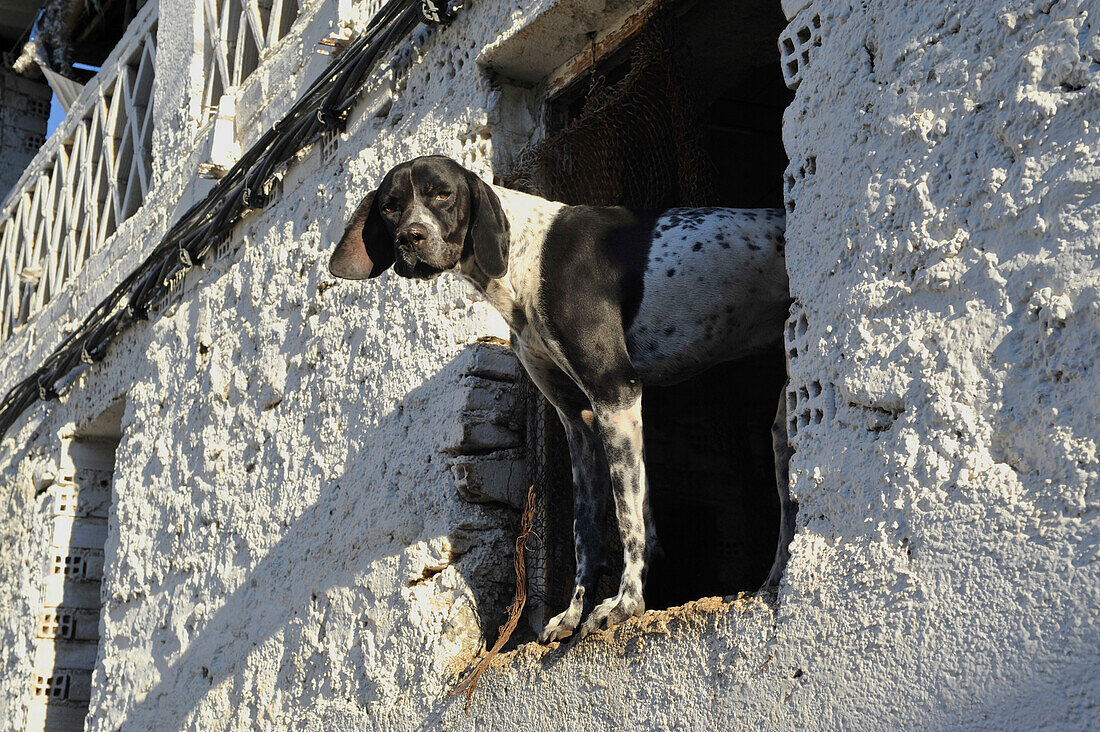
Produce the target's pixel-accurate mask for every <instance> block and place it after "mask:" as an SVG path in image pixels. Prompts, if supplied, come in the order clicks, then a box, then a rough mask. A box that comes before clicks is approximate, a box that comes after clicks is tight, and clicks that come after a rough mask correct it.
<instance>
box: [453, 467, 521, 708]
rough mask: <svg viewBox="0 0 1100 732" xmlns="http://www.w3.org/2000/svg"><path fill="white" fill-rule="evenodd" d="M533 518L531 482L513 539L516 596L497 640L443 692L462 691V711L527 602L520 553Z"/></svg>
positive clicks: (506, 639)
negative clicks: (454, 685)
mask: <svg viewBox="0 0 1100 732" xmlns="http://www.w3.org/2000/svg"><path fill="white" fill-rule="evenodd" d="M534 519H535V486H534V485H532V486H531V487H530V488H528V489H527V504H526V506H524V508H523V518H522V519H521V520H520V531H519V537H518V538H517V539H516V557H515V562H514V565H515V570H516V596H515V597H514V598H512V604H511V605H510V606H509V607H508V613H507V615H506V619H505V621H504V624H503V625H501V626H500V635H499V636H498V637H497V642H496V643H495V644H494V645H493V647H492V648H491V649H490V650H489V652H488V653H487V654H485V657H484V658H482V659H481V661H479V662H478V664H477V666H475V667H474V670H473V671H472V672H470V675H469V676H467V677H466V678H465V679H463V680H462V681H460V682H459V683H458V685H457V686H456V687H455V688H453V689H451V690H450V691H449V692H448V693H447V695H448V696H454V695H455V694H458V693H459V692H462V691H465V692H466V705H465V711H466V713H467V714H469V713H470V699H471V698H473V695H474V689H476V688H477V682H478V679H480V678H481V674H483V673H485V669H487V668H489V662H490V661H492V660H493V657H494V656H496V655H497V654H498V653H500V649H501V648H503V647H504V644H505V643H507V642H508V639H509V638H511V637H512V632H513V631H514V630H515V629H516V626H517V625H519V616H520V615H522V614H523V608H524V606H525V605H526V604H527V563H526V561H525V559H524V555H525V553H526V549H527V537H528V536H530V535H531V524H532V523H534Z"/></svg>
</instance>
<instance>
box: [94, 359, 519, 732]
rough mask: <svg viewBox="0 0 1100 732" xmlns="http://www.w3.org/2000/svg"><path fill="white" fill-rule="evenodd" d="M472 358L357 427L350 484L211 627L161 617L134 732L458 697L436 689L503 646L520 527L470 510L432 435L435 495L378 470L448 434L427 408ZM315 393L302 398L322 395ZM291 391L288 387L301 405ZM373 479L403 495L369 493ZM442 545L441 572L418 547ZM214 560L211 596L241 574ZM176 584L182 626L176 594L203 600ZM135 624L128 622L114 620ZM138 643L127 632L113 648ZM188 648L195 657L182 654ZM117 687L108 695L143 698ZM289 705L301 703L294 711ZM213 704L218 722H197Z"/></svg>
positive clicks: (273, 553)
mask: <svg viewBox="0 0 1100 732" xmlns="http://www.w3.org/2000/svg"><path fill="white" fill-rule="evenodd" d="M352 345H353V347H354V345H355V344H352ZM474 347H475V346H473V345H471V346H469V347H468V348H467V349H466V350H467V351H468V350H469V349H473V348H474ZM468 356H469V354H468V353H465V352H463V353H460V354H459V355H457V356H456V357H455V358H454V359H452V360H451V361H450V362H449V363H448V364H447V365H445V366H443V367H442V368H441V369H440V370H439V371H438V373H436V374H435V376H434V377H433V378H431V379H430V380H428V381H426V382H424V383H423V384H421V385H420V386H417V387H416V388H414V389H412V390H410V391H409V392H408V393H407V394H405V395H404V397H403V398H402V399H401V400H400V403H399V405H398V408H397V409H395V410H392V411H391V412H390V413H388V414H387V415H385V416H384V417H382V418H381V419H380V420H379V422H378V424H377V425H374V426H368V427H356V426H352V427H348V428H346V429H347V431H348V435H347V439H348V444H349V450H348V454H347V460H346V463H345V466H346V467H345V470H344V474H343V475H342V476H340V477H338V478H328V479H322V481H321V486H320V493H319V496H318V498H317V500H316V501H315V502H314V503H313V504H312V505H310V506H309V507H307V508H306V509H305V510H304V511H302V512H301V514H300V515H299V516H298V517H297V518H295V519H293V520H292V521H291V522H290V523H289V526H288V527H287V528H286V529H285V531H284V532H283V533H282V536H281V538H280V539H279V540H278V542H277V543H276V544H275V545H274V546H272V547H271V549H270V550H268V551H267V552H266V554H264V556H263V558H262V559H260V560H259V561H258V562H257V563H256V564H255V565H254V566H252V567H251V568H249V569H248V570H247V573H246V575H245V576H244V577H242V578H241V579H240V581H239V582H238V583H237V584H236V588H235V589H234V590H232V591H231V592H229V593H228V594H227V595H226V596H225V598H224V602H223V603H222V604H221V605H220V607H219V608H218V609H217V610H216V611H215V612H214V613H213V614H212V615H211V616H210V617H209V619H207V620H206V621H205V622H202V620H201V614H200V613H199V612H198V611H197V609H196V608H192V609H191V612H189V613H188V612H187V611H186V610H184V613H183V614H185V615H189V617H188V618H187V620H186V621H185V622H184V623H183V624H182V625H183V627H184V629H186V630H190V629H191V628H194V630H193V634H188V633H187V632H186V630H182V631H181V630H180V629H179V628H178V627H176V624H173V623H172V622H171V620H170V619H169V620H166V621H162V625H161V627H160V628H158V629H157V630H156V631H154V633H153V637H152V639H151V641H150V643H149V646H150V651H151V653H152V655H153V657H154V663H155V665H156V670H157V674H158V676H159V680H158V681H157V683H155V684H154V685H153V686H152V688H150V689H149V690H148V692H147V693H145V694H143V695H141V694H139V695H138V699H139V700H138V701H136V703H135V704H134V706H132V707H131V708H130V709H129V710H128V711H127V712H126V713H125V720H124V726H126V727H129V728H133V729H156V728H160V727H161V726H162V725H163V724H164V719H165V714H171V716H172V718H173V719H175V720H177V721H178V722H179V723H180V724H181V725H182V726H190V725H204V724H205V723H207V722H210V721H214V720H217V721H218V722H219V723H220V724H225V725H227V726H238V727H241V728H248V727H251V726H252V725H254V724H256V723H258V722H259V721H260V720H264V721H265V722H268V723H270V722H271V721H274V720H275V719H278V714H279V713H281V712H282V711H286V710H293V709H295V708H299V709H300V708H302V707H303V706H304V705H306V704H316V703H318V702H324V701H330V700H331V701H334V702H339V703H341V704H345V705H346V706H347V707H348V708H349V709H350V710H356V709H357V710H358V711H359V712H360V713H363V714H368V713H369V714H370V715H371V718H372V719H377V718H379V717H384V716H387V715H393V714H398V713H400V711H399V710H398V709H396V708H395V706H396V705H395V704H394V701H395V699H400V700H408V699H409V697H411V696H414V695H412V694H410V693H409V691H410V689H412V688H419V689H420V690H427V692H426V693H427V694H429V695H432V694H433V693H434V696H435V698H429V699H428V700H427V703H428V704H431V705H433V706H434V705H435V704H436V703H437V699H438V698H439V697H442V696H443V695H444V693H445V692H446V691H447V690H448V689H447V688H446V687H445V686H444V687H440V686H439V685H440V684H443V685H449V684H451V683H452V681H453V679H454V675H455V674H457V673H458V672H460V671H462V670H463V669H464V668H465V667H466V666H467V664H468V663H469V661H470V659H471V658H472V657H473V655H474V654H476V653H477V652H478V651H479V650H480V647H481V645H482V638H483V635H484V636H487V640H488V642H490V643H491V642H492V640H493V639H494V638H495V634H496V628H497V625H498V624H499V623H500V622H501V619H502V616H503V610H504V607H505V606H506V605H507V604H508V602H509V601H510V600H511V593H512V589H513V582H514V580H513V577H512V567H511V562H512V551H511V548H510V546H511V543H512V541H513V537H514V535H515V529H516V526H517V525H518V518H517V517H516V516H515V514H514V513H513V512H511V511H510V510H508V509H504V508H501V507H499V506H475V505H471V504H467V503H465V502H463V501H461V500H460V499H459V498H458V496H457V494H456V493H455V489H454V488H453V487H452V486H453V480H452V479H451V473H450V471H449V469H448V468H447V467H446V458H445V456H443V455H440V454H438V445H437V444H434V443H432V441H431V440H430V439H429V440H426V441H425V446H424V451H425V452H428V451H430V450H435V451H436V460H432V459H431V458H428V460H430V461H431V462H433V463H435V462H436V461H438V463H439V469H438V470H437V471H434V472H431V473H430V475H435V476H438V478H437V479H434V482H435V483H436V484H437V485H439V486H440V489H439V492H438V494H431V495H429V496H428V497H425V494H424V493H423V492H416V493H415V494H413V492H410V491H408V490H407V489H403V488H402V487H401V486H397V485H393V483H392V480H391V477H392V476H399V475H401V474H402V469H401V468H397V469H396V470H394V469H393V468H392V465H391V466H390V468H388V469H385V470H379V469H378V467H379V464H380V463H381V464H383V465H385V463H386V461H387V456H385V455H384V453H385V451H387V449H388V447H389V446H391V445H393V444H394V442H395V441H402V440H405V441H407V439H408V438H407V435H408V434H409V433H410V432H411V431H415V430H418V429H423V430H426V431H428V432H429V433H430V432H431V430H433V429H438V425H426V424H424V423H423V421H422V420H423V417H422V416H420V415H419V413H420V411H421V410H420V409H418V407H419V406H420V405H422V404H427V403H428V402H429V401H430V400H434V401H438V399H439V396H440V394H446V393H448V391H451V392H453V391H454V389H455V385H456V384H458V383H459V382H460V380H461V379H462V378H463V376H464V375H465V374H464V369H465V368H467V367H468V366H469V364H470V363H471V362H472V360H471V359H470V358H469V357H468ZM308 391H309V390H308V389H303V390H302V391H301V392H299V394H298V396H299V397H304V398H316V394H315V393H314V394H313V395H312V396H310V395H309V394H308ZM290 395H291V391H290V389H289V388H288V389H287V397H288V400H289V399H290V398H292V397H291V396H290ZM350 411H352V410H350V409H349V412H350ZM302 412H303V413H311V412H307V410H306V409H303V410H302ZM312 413H316V412H312ZM433 413H434V414H438V413H439V409H438V407H437V408H436V409H435V410H434V411H433V410H430V409H425V410H424V411H423V414H433ZM307 419H308V418H307ZM311 426H312V427H314V428H317V429H319V426H318V425H311ZM283 437H284V438H285V439H291V437H292V435H284V436H283ZM380 451H381V453H383V454H382V455H381V456H380ZM262 469H263V468H262V467H258V468H257V470H260V471H262ZM372 473H373V474H375V475H379V474H381V475H382V476H384V477H383V478H382V480H384V481H387V482H388V483H390V484H389V485H383V484H377V483H375V484H372V483H371V478H370V477H369V476H370V475H371V474H372ZM391 474H392V476H391ZM407 477H408V476H406V478H407ZM238 490H239V487H238ZM424 504H428V505H424ZM222 508H223V510H232V509H234V508H237V507H233V506H223V507H222ZM406 511H407V512H408V513H409V514H417V516H416V517H415V519H414V520H412V521H410V522H407V523H405V524H404V525H401V524H399V523H398V522H393V523H394V528H392V530H387V527H386V525H385V523H386V522H388V521H393V517H394V516H395V515H399V514H401V513H402V512H406ZM265 518H266V517H265ZM267 521H269V522H270V525H272V526H275V525H277V522H276V520H274V519H271V518H267ZM441 524H442V526H441ZM440 529H442V530H440ZM218 536H225V534H223V533H219V534H218ZM371 537H375V539H373V540H372V538H371ZM377 537H385V538H384V539H382V540H379V539H377ZM444 537H445V538H444ZM441 540H442V541H441ZM226 541H229V539H228V537H227V538H226ZM383 542H384V543H383ZM429 542H430V543H431V544H432V546H433V547H435V546H443V547H445V548H444V549H443V550H442V554H443V557H444V560H443V561H442V562H440V563H439V564H433V563H432V562H431V561H425V558H424V555H423V554H422V553H421V552H419V551H418V549H420V548H422V547H423V546H424V545H425V544H426V543H429ZM229 554H230V555H231V556H232V552H231V551H230V552H229ZM433 556H434V555H433ZM216 561H217V560H215V559H213V558H211V561H210V563H209V564H208V565H207V567H208V569H206V572H207V573H208V578H207V579H206V581H207V582H209V583H211V584H214V585H217V584H218V583H220V582H224V581H225V580H224V579H223V578H224V577H226V576H233V575H232V574H231V572H226V571H225V568H224V567H217V566H216V565H215V563H216ZM219 570H221V571H219ZM177 576H179V577H180V579H178V580H177V581H176V586H175V587H173V586H171V585H169V587H167V588H166V589H164V590H162V593H161V597H166V598H169V599H171V601H172V605H173V607H172V608H171V609H164V610H163V612H164V613H165V615H167V616H169V618H171V616H172V615H173V614H175V613H177V612H179V611H180V608H179V607H177V606H176V604H177V603H176V598H178V597H180V596H181V595H184V596H186V595H188V594H191V593H188V592H181V590H182V589H184V588H182V587H179V585H181V584H183V583H184V582H186V578H185V577H184V576H181V575H177ZM193 602H194V601H193ZM123 609H125V610H128V611H129V612H128V613H127V614H131V615H133V616H136V615H138V614H141V613H140V611H138V612H134V611H133V608H132V607H127V606H123ZM123 620H124V618H123V617H122V616H119V617H116V618H114V619H113V622H115V623H119V622H120V621H123ZM125 622H132V621H130V620H129V619H128V618H126V619H125ZM125 632H126V631H125V630H124V629H122V628H117V629H116V637H122V636H123V634H124V633H125ZM273 639H275V642H274V643H271V641H272V640H273ZM177 643H178V644H180V645H182V646H185V648H184V650H183V651H182V652H181V653H178V655H175V656H174V657H173V655H172V653H173V649H172V645H174V644H177ZM265 644H268V647H267V648H265V649H263V650H260V647H261V646H264V645H265ZM170 657H171V660H167V659H168V658H170ZM122 667H123V668H126V665H125V664H123V665H122ZM107 673H108V675H110V674H111V669H110V668H108V671H107ZM130 682H131V680H130V679H128V680H127V681H126V682H125V683H126V684H129V683H130ZM112 686H113V688H112V689H110V690H108V691H107V693H108V694H111V693H115V694H117V693H119V690H120V689H124V690H125V691H126V692H129V689H130V688H131V687H129V686H123V685H122V684H118V685H112ZM276 689H281V690H282V693H281V694H279V693H277V692H276ZM280 697H281V698H282V699H286V700H288V701H287V702H286V703H285V706H282V707H281V708H280V705H279V703H278V701H277V700H278V699H279V698H280ZM456 699H457V697H456ZM273 700H275V701H273ZM204 702H205V703H206V704H207V706H208V711H207V714H212V715H213V716H212V717H208V718H207V719H205V720H204V719H203V718H202V717H201V716H200V717H197V718H193V717H192V715H194V714H195V712H196V710H198V709H199V707H200V706H201V705H203V704H204ZM116 703H117V702H116ZM446 703H451V701H450V700H448V701H447V702H446ZM454 703H461V701H460V700H459V701H456V702H454ZM269 704H271V705H272V706H274V707H275V708H276V709H277V710H278V711H277V712H276V716H275V717H272V716H271V714H270V712H268V711H267V709H266V707H267V706H268V705H269ZM383 704H387V705H388V706H382V705H383ZM405 711H410V710H405ZM419 711H420V712H421V713H423V712H426V711H427V710H426V709H424V710H419Z"/></svg>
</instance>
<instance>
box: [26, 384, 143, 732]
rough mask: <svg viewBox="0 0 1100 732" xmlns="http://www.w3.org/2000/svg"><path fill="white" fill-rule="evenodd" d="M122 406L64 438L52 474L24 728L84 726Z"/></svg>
mask: <svg viewBox="0 0 1100 732" xmlns="http://www.w3.org/2000/svg"><path fill="white" fill-rule="evenodd" d="M122 406H123V405H122V403H121V402H119V403H118V404H116V405H115V407H113V408H112V409H110V410H108V411H107V412H105V413H104V414H103V415H101V416H100V417H99V418H98V419H97V420H95V421H94V422H93V423H92V424H90V425H89V426H88V427H87V428H85V429H84V430H81V431H80V432H79V433H77V434H75V435H73V436H72V437H69V438H65V439H63V440H62V444H61V460H60V468H61V469H60V471H59V473H60V474H59V476H58V481H57V483H55V484H54V485H53V486H52V487H51V488H50V489H49V491H48V492H47V493H46V494H45V495H46V501H45V505H44V508H45V510H48V511H49V514H50V518H51V519H52V522H53V533H52V538H51V542H50V546H49V548H48V549H47V553H46V559H45V563H44V564H45V590H44V592H43V597H42V606H41V609H40V611H39V615H38V620H37V623H36V624H35V642H34V671H33V673H32V677H31V694H30V704H29V706H28V710H27V726H26V728H27V729H28V730H48V731H50V732H54V731H59V730H80V729H84V719H85V717H86V716H87V713H88V703H89V701H90V699H91V689H92V674H93V671H94V669H95V665H96V657H97V655H98V651H99V617H100V608H101V602H102V601H101V597H100V585H101V582H102V579H103V547H104V543H105V542H106V539H107V519H108V512H109V510H110V506H111V500H112V486H113V475H114V467H115V452H116V450H117V448H118V444H119V441H120V439H121V417H122Z"/></svg>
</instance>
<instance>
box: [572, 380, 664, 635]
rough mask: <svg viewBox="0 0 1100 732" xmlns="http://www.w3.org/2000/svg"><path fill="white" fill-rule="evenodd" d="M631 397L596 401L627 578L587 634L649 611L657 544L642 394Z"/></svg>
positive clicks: (633, 391)
mask: <svg viewBox="0 0 1100 732" xmlns="http://www.w3.org/2000/svg"><path fill="white" fill-rule="evenodd" d="M622 393H623V394H624V396H626V397H627V398H626V399H618V400H616V401H615V402H611V403H604V402H600V401H598V400H593V411H594V412H595V418H596V429H597V432H598V434H599V436H600V439H601V441H602V442H603V446H604V453H605V454H606V456H607V463H608V468H609V473H610V477H611V493H612V496H613V497H614V499H615V515H616V517H617V518H618V522H619V536H620V537H621V538H622V543H623V575H622V579H621V580H620V582H619V592H618V594H616V595H615V596H614V597H610V598H608V599H606V600H604V601H603V602H602V603H600V604H599V605H597V606H596V607H595V608H594V609H593V610H592V612H591V613H590V614H589V616H588V619H587V620H586V621H585V623H584V627H583V631H584V633H585V634H587V633H590V632H592V631H594V630H600V629H602V628H603V627H604V625H605V623H606V626H607V627H610V626H612V625H615V624H617V623H621V622H623V621H624V620H627V619H628V618H631V617H633V616H635V615H641V614H642V613H644V612H645V600H644V599H643V597H642V591H643V589H644V585H645V576H646V571H647V569H648V565H649V555H650V552H651V551H652V549H653V545H654V543H655V542H654V539H655V535H654V531H653V522H652V518H651V516H650V514H649V496H648V492H649V491H648V485H647V482H646V475H645V448H644V443H643V438H642V390H641V387H640V386H634V387H633V388H630V389H624V390H623V392H622Z"/></svg>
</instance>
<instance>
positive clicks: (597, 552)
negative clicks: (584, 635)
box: [539, 408, 608, 643]
mask: <svg viewBox="0 0 1100 732" xmlns="http://www.w3.org/2000/svg"><path fill="white" fill-rule="evenodd" d="M558 416H559V417H560V418H561V423H562V425H564V427H565V435H566V438H567V439H568V440H569V456H570V458H571V460H572V463H573V541H574V544H575V547H576V556H577V574H576V581H575V583H574V585H573V595H572V598H571V599H570V601H569V607H568V608H567V609H566V610H565V612H563V613H561V614H559V615H556V616H555V617H553V618H551V619H550V621H549V622H548V623H547V624H546V627H545V628H543V630H542V632H541V633H539V641H540V642H542V643H547V642H549V641H557V640H562V639H563V638H568V637H569V636H570V635H572V634H573V632H574V631H575V630H576V629H577V626H578V625H580V623H581V619H582V618H583V617H584V614H585V613H586V612H587V611H588V610H591V609H592V606H593V605H594V604H595V601H596V598H595V597H594V596H593V592H594V591H595V589H596V580H597V579H598V577H599V571H600V564H601V558H602V555H603V531H602V529H603V522H604V512H605V511H606V509H607V491H608V486H607V483H608V472H607V460H606V459H605V458H604V452H603V445H602V444H601V443H600V439H599V437H598V436H597V435H596V432H595V430H594V428H593V427H594V418H593V414H592V410H590V409H584V410H580V411H578V410H575V409H561V408H558Z"/></svg>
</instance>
